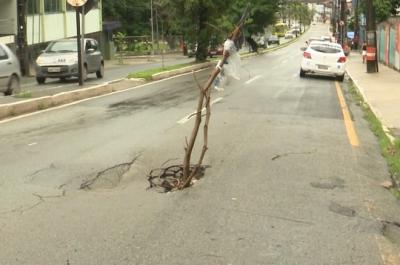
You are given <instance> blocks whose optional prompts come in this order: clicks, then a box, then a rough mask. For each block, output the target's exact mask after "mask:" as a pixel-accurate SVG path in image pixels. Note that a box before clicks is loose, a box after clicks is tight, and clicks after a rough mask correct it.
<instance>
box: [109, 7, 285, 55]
mask: <svg viewBox="0 0 400 265" xmlns="http://www.w3.org/2000/svg"><path fill="white" fill-rule="evenodd" d="M247 4H250V6H251V14H250V17H249V19H248V21H247V24H246V28H245V29H246V34H254V33H257V32H263V31H264V28H265V27H266V26H268V25H270V24H273V23H274V22H275V19H276V16H275V14H276V12H277V11H278V8H279V2H278V1H276V0H218V1H215V0H153V7H154V9H157V13H158V15H159V18H160V19H161V20H162V21H163V26H164V32H165V33H166V35H168V34H174V35H178V34H179V35H183V36H184V39H185V42H186V43H188V45H192V46H195V45H197V53H196V60H197V61H204V60H206V58H207V54H208V47H209V45H210V43H211V44H212V43H222V41H223V40H224V39H225V38H226V37H227V34H228V33H229V32H230V31H231V30H232V29H233V28H234V26H235V24H236V22H237V21H238V20H239V19H240V17H241V15H242V13H243V10H244V9H245V7H246V5H247ZM103 9H104V18H105V20H119V21H121V22H122V25H123V29H122V30H123V31H125V32H126V33H127V34H128V35H142V34H150V0H118V1H115V0H103Z"/></svg>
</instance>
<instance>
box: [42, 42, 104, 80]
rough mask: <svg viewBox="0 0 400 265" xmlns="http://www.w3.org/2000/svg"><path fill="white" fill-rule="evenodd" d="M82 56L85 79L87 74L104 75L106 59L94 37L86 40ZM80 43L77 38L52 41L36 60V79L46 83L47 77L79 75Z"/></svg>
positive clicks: (65, 77)
mask: <svg viewBox="0 0 400 265" xmlns="http://www.w3.org/2000/svg"><path fill="white" fill-rule="evenodd" d="M83 47H85V49H84V52H83V56H82V60H83V68H82V75H83V80H86V78H87V75H88V74H90V73H96V76H97V78H103V76H104V60H103V56H102V55H101V52H100V49H99V44H98V43H97V41H96V40H94V39H86V38H85V40H84V46H83ZM78 76H79V71H78V45H77V42H76V39H62V40H57V41H53V42H51V43H50V44H49V45H48V46H47V48H46V49H45V50H44V51H43V53H42V54H41V55H39V57H38V58H37V60H36V81H37V82H38V84H44V83H45V82H46V79H47V78H60V79H61V80H64V79H67V78H70V77H78Z"/></svg>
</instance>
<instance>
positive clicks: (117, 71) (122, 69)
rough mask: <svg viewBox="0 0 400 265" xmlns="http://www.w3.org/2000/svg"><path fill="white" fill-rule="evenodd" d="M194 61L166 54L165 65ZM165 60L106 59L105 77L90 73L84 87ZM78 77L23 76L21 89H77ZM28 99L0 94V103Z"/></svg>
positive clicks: (37, 92)
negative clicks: (43, 79)
mask: <svg viewBox="0 0 400 265" xmlns="http://www.w3.org/2000/svg"><path fill="white" fill-rule="evenodd" d="M189 62H193V58H188V57H186V56H182V55H179V54H171V55H166V56H165V58H164V65H165V66H170V65H176V64H184V63H189ZM162 65H163V62H162V59H161V57H159V56H158V57H154V58H153V59H151V58H148V59H146V58H144V57H143V58H141V57H137V58H126V59H124V64H122V65H119V64H118V63H116V62H115V61H106V65H105V67H106V68H105V75H104V78H101V79H98V78H96V74H89V75H88V79H87V80H86V81H85V82H84V86H83V87H91V86H96V85H100V84H102V83H104V82H109V81H114V80H119V79H123V78H126V77H127V76H128V75H129V74H130V73H133V72H140V71H144V70H148V69H152V68H157V67H162ZM77 82H78V79H77V78H71V79H68V80H66V81H61V80H60V79H58V78H48V79H47V80H46V83H45V84H43V85H39V84H37V82H36V80H35V77H23V79H22V82H21V90H22V91H23V92H27V91H29V92H31V93H32V94H35V95H40V96H45V95H54V94H56V93H60V92H64V91H71V90H76V89H79V88H81V87H79V86H78V84H77ZM21 100H27V99H26V98H15V97H13V96H3V95H2V94H1V95H0V104H5V103H10V102H16V101H21Z"/></svg>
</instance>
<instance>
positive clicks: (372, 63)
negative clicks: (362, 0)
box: [366, 0, 379, 73]
mask: <svg viewBox="0 0 400 265" xmlns="http://www.w3.org/2000/svg"><path fill="white" fill-rule="evenodd" d="M372 1H373V0H367V14H366V17H367V73H377V72H378V71H379V69H378V57H377V48H376V22H375V8H374V6H373V3H372Z"/></svg>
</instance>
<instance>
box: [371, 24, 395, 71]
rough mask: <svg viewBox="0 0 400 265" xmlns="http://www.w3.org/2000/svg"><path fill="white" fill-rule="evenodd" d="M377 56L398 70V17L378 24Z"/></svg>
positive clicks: (382, 61)
mask: <svg viewBox="0 0 400 265" xmlns="http://www.w3.org/2000/svg"><path fill="white" fill-rule="evenodd" d="M377 33H378V35H377V38H378V58H379V61H380V62H381V63H384V64H386V65H388V66H390V67H392V68H394V69H396V70H399V71H400V18H399V17H395V18H391V19H389V20H388V21H386V22H383V23H381V24H379V25H378V29H377Z"/></svg>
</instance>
